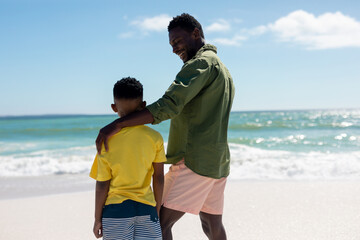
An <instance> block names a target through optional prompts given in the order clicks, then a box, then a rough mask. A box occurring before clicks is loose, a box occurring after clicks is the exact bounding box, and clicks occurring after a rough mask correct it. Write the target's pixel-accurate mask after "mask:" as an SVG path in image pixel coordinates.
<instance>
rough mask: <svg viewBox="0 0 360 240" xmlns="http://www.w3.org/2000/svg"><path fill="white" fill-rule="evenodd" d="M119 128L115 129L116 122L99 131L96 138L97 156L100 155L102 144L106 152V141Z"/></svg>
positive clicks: (107, 148)
mask: <svg viewBox="0 0 360 240" xmlns="http://www.w3.org/2000/svg"><path fill="white" fill-rule="evenodd" d="M120 130H121V128H119V127H117V124H116V120H115V121H113V122H112V123H110V124H108V125H106V126H105V127H103V128H102V129H100V131H99V134H98V136H97V138H96V141H95V143H96V149H97V152H98V154H101V148H102V144H103V143H104V146H105V150H106V151H108V150H109V147H108V140H109V138H110V137H111V136H112V135H114V134H115V133H117V132H119V131H120Z"/></svg>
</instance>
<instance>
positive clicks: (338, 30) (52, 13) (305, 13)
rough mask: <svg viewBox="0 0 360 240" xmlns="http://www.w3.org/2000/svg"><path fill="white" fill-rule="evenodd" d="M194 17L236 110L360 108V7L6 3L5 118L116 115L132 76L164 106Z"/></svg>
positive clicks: (1, 11)
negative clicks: (176, 32) (227, 81)
mask: <svg viewBox="0 0 360 240" xmlns="http://www.w3.org/2000/svg"><path fill="white" fill-rule="evenodd" d="M183 12H187V13H190V14H192V15H194V16H195V17H196V18H197V19H198V20H199V22H200V23H201V24H202V26H203V28H204V32H205V38H206V41H207V42H208V43H212V44H214V45H216V46H217V48H218V55H219V56H220V58H221V59H222V61H223V62H224V63H225V65H226V66H227V67H228V68H229V70H230V72H231V74H232V76H233V79H234V82H235V85H236V96H235V99H234V104H233V110H234V111H239V110H240V111H243V110H244V111H248V110H279V109H281V110H283V109H319V108H359V107H360V93H359V92H360V91H359V89H360V67H359V66H360V57H359V56H360V1H355V0H354V1H346V0H345V1H331V0H330V1H309V0H305V1H276V0H275V1H265V0H264V1H145V0H144V1H120V0H117V1H115V0H111V1H107V0H104V1H91V0H89V1H78V0H72V1H68V0H63V1H60V0H47V1H45V0H31V1H30V0H11V1H10V0H5V1H3V0H0V29H1V37H0V89H1V100H0V116H4V115H36V114H108V113H111V109H110V104H111V102H112V87H113V84H114V83H115V82H116V80H118V79H120V78H122V77H126V76H133V77H136V78H138V79H139V80H140V81H141V82H142V83H143V85H144V91H145V96H144V97H145V100H146V101H147V102H148V103H151V102H153V101H155V100H157V99H158V98H159V97H161V96H162V94H163V93H164V92H165V90H166V89H167V87H168V86H169V85H170V84H171V82H172V81H173V79H174V77H175V75H176V74H177V72H178V71H179V70H180V68H181V66H182V61H181V60H180V59H179V57H178V56H176V55H175V54H173V53H172V50H171V47H170V45H169V43H168V33H167V30H166V27H167V24H168V21H169V19H171V18H172V17H173V16H176V15H179V14H181V13H183Z"/></svg>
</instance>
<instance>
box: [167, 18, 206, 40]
mask: <svg viewBox="0 0 360 240" xmlns="http://www.w3.org/2000/svg"><path fill="white" fill-rule="evenodd" d="M176 27H181V28H182V29H184V30H186V31H189V32H192V31H194V29H195V28H197V29H199V31H200V36H201V37H202V38H204V39H205V37H204V32H203V30H202V27H201V24H200V23H199V22H198V21H197V20H196V19H195V18H194V17H193V16H191V15H190V14H187V13H183V14H181V15H180V16H176V17H174V18H173V19H172V20H171V21H170V23H169V26H168V31H169V32H170V30H171V29H174V28H176Z"/></svg>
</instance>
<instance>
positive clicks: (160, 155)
mask: <svg viewBox="0 0 360 240" xmlns="http://www.w3.org/2000/svg"><path fill="white" fill-rule="evenodd" d="M153 162H154V163H161V162H166V156H165V150H164V141H163V138H162V137H161V135H160V134H159V139H158V141H157V142H156V156H155V160H154V161H153Z"/></svg>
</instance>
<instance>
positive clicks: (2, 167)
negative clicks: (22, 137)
mask: <svg viewBox="0 0 360 240" xmlns="http://www.w3.org/2000/svg"><path fill="white" fill-rule="evenodd" d="M165 145H166V144H165ZM229 145H230V152H231V173H230V179H278V180H289V179H360V151H352V152H339V153H330V152H319V151H311V152H292V151H282V150H264V149H259V148H256V147H252V146H247V145H243V144H235V143H230V144H229ZM95 154H96V150H95V146H93V145H91V146H85V147H72V148H64V149H56V150H44V151H35V152H32V153H29V154H24V153H23V154H13V155H9V156H0V176H39V175H56V174H79V173H89V171H90V168H91V165H92V161H93V159H94V156H95Z"/></svg>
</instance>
